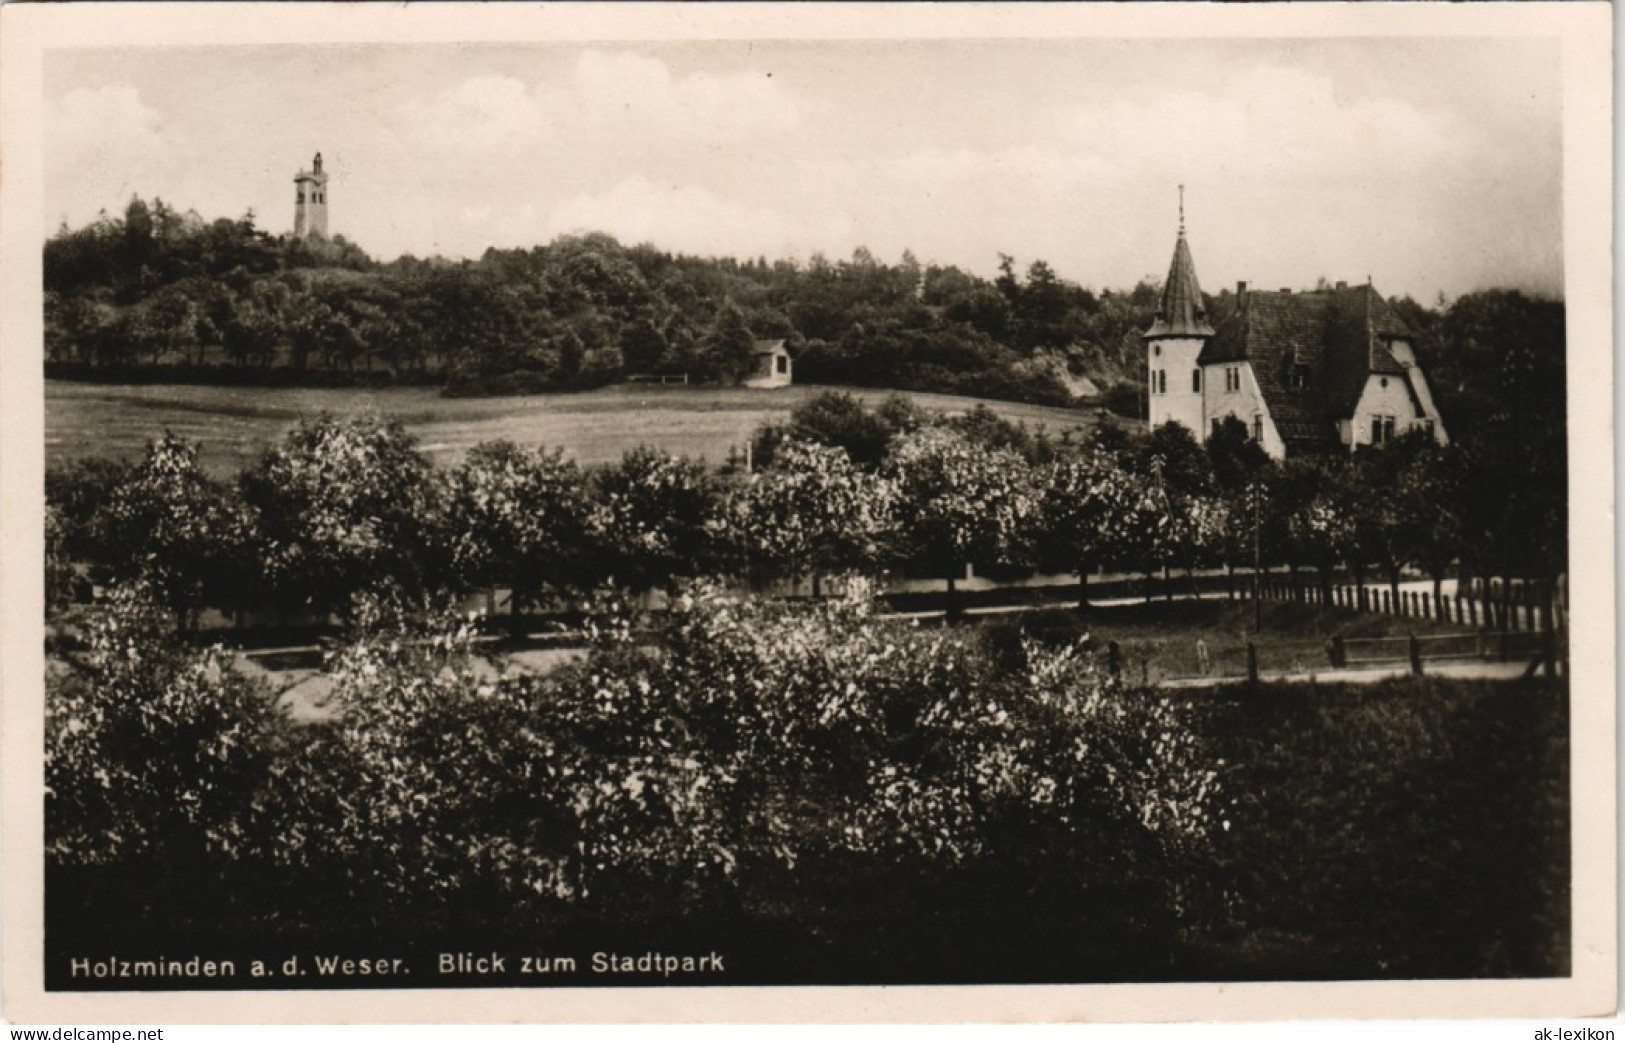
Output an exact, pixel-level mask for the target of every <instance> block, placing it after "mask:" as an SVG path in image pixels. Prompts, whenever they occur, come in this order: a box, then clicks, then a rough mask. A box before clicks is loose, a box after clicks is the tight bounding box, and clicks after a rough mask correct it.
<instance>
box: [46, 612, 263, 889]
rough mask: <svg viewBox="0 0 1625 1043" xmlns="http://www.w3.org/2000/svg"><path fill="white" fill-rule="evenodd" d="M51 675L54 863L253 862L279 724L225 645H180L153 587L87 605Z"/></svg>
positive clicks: (49, 839) (49, 788) (49, 789)
mask: <svg viewBox="0 0 1625 1043" xmlns="http://www.w3.org/2000/svg"><path fill="white" fill-rule="evenodd" d="M93 608H94V611H93V612H92V613H91V614H90V616H89V618H90V622H89V624H88V625H87V627H86V636H85V641H86V645H87V648H86V651H84V652H83V653H81V654H79V655H77V656H76V657H75V659H73V660H72V661H71V662H70V663H68V664H66V665H65V666H64V667H61V668H59V669H53V670H52V671H50V672H48V673H47V675H46V714H45V786H46V797H45V816H46V845H45V847H46V854H47V856H48V857H49V858H51V859H52V860H55V861H57V862H60V863H64V864H76V865H86V864H97V863H107V862H119V861H132V860H133V861H146V860H156V861H163V862H172V863H177V864H184V863H185V862H187V860H189V859H196V858H228V859H235V858H243V857H251V856H252V855H253V854H255V852H253V851H252V850H251V847H252V844H251V839H250V837H251V826H250V820H251V818H252V813H253V808H254V807H255V806H256V803H257V802H258V801H259V800H260V799H261V797H262V796H263V786H264V783H265V782H266V780H267V778H268V776H267V771H268V763H269V758H270V756H271V753H272V750H273V748H274V741H275V738H276V735H277V733H278V730H279V728H280V726H281V722H280V719H279V718H278V716H277V714H276V713H275V711H274V710H273V708H272V705H271V701H270V699H269V698H268V697H267V695H266V693H265V692H264V691H263V690H261V689H260V688H259V687H258V686H256V685H255V684H253V683H251V682H249V681H248V680H246V679H244V678H243V677H241V676H239V675H238V674H236V673H235V672H233V670H232V668H231V665H230V661H229V659H228V658H227V657H226V656H225V655H224V654H223V653H222V652H221V651H220V650H219V649H218V648H211V649H207V650H204V651H201V652H199V651H188V650H182V649H180V648H179V647H178V646H176V645H174V644H173V643H172V642H171V640H170V638H169V628H168V627H167V626H166V625H165V619H164V613H163V610H162V609H161V608H160V607H159V605H158V604H157V602H156V600H155V599H154V596H153V591H152V588H151V587H149V586H147V585H145V584H139V583H138V584H132V585H124V586H119V587H115V588H113V589H112V590H111V592H110V593H109V594H108V596H107V597H106V598H105V599H104V600H102V601H100V602H98V603H97V604H96V605H95V606H93Z"/></svg>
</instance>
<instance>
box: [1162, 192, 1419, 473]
mask: <svg viewBox="0 0 1625 1043" xmlns="http://www.w3.org/2000/svg"><path fill="white" fill-rule="evenodd" d="M1181 210H1182V211H1183V208H1181ZM1216 310H1217V312H1218V313H1217V314H1213V315H1210V314H1209V313H1208V307H1207V303H1206V301H1205V300H1204V298H1203V297H1202V290H1201V287H1200V286H1199V285H1198V284H1197V281H1196V265H1195V262H1194V261H1193V260H1192V259H1191V250H1190V244H1189V243H1187V242H1186V240H1185V221H1184V214H1183V212H1181V215H1180V223H1179V238H1178V240H1177V241H1176V242H1175V244H1174V258H1173V263H1172V265H1171V266H1170V267H1169V269H1168V281H1167V283H1166V284H1165V285H1164V286H1163V290H1162V298H1161V300H1160V302H1159V304H1158V307H1157V315H1156V319H1155V321H1153V322H1152V324H1151V327H1150V329H1148V330H1146V332H1145V342H1146V372H1147V377H1148V382H1149V385H1150V396H1149V398H1150V410H1149V417H1150V424H1151V426H1152V427H1156V426H1158V425H1159V424H1167V423H1180V424H1184V425H1185V426H1186V427H1187V428H1189V429H1190V431H1191V433H1192V434H1194V435H1195V436H1196V439H1197V441H1204V440H1206V438H1207V436H1208V434H1209V433H1210V432H1211V431H1213V430H1214V429H1215V428H1216V427H1217V426H1218V425H1219V423H1220V422H1222V421H1223V420H1224V419H1225V418H1226V417H1235V418H1236V419H1238V420H1240V421H1241V422H1242V423H1243V424H1245V425H1246V427H1247V430H1248V431H1250V432H1251V433H1252V436H1253V438H1254V439H1255V440H1256V441H1258V442H1259V443H1260V444H1261V445H1262V446H1263V448H1264V450H1265V451H1266V452H1267V453H1269V455H1270V456H1272V457H1274V458H1276V459H1281V458H1283V457H1285V456H1287V455H1289V454H1292V455H1296V454H1299V453H1307V452H1324V451H1329V450H1336V449H1342V450H1344V451H1348V452H1351V451H1353V450H1354V449H1356V448H1358V447H1360V446H1364V445H1373V444H1382V443H1385V442H1388V441H1391V440H1392V439H1394V438H1396V437H1398V436H1399V435H1401V434H1404V433H1405V432H1407V431H1412V430H1415V429H1418V428H1420V429H1422V430H1426V431H1429V432H1431V433H1432V435H1433V437H1434V438H1435V439H1436V440H1438V442H1439V444H1441V445H1443V444H1445V443H1446V441H1447V436H1446V434H1445V430H1444V425H1443V424H1442V423H1441V422H1440V419H1439V410H1438V407H1437V406H1436V405H1435V404H1434V401H1433V394H1432V392H1431V391H1430V390H1429V387H1428V382H1427V378H1426V376H1425V375H1424V374H1423V373H1422V370H1421V367H1420V366H1419V365H1418V364H1417V361H1416V353H1415V351H1414V350H1413V344H1414V341H1415V334H1414V333H1413V332H1412V331H1411V330H1410V328H1409V327H1407V326H1406V325H1405V322H1404V320H1402V319H1401V318H1400V317H1399V315H1398V314H1397V313H1396V312H1395V311H1394V310H1393V308H1392V307H1390V306H1389V304H1388V302H1387V301H1385V300H1384V299H1383V297H1382V295H1381V294H1379V293H1378V292H1377V291H1376V290H1375V289H1374V288H1373V287H1372V286H1371V284H1370V283H1369V282H1367V283H1366V284H1365V285H1360V286H1353V287H1351V286H1348V285H1347V284H1345V283H1338V284H1337V285H1336V287H1335V288H1332V289H1325V290H1309V291H1299V292H1296V293H1295V292H1293V291H1291V290H1284V289H1283V290H1279V291H1275V292H1261V291H1258V290H1250V289H1248V287H1247V284H1246V283H1238V284H1237V286H1236V293H1235V296H1234V297H1233V298H1228V299H1226V300H1224V301H1223V302H1222V304H1221V307H1220V308H1219V309H1216Z"/></svg>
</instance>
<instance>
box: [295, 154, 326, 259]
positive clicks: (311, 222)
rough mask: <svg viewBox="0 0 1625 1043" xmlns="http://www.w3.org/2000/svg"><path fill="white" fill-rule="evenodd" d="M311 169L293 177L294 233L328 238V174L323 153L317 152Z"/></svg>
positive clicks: (307, 236)
mask: <svg viewBox="0 0 1625 1043" xmlns="http://www.w3.org/2000/svg"><path fill="white" fill-rule="evenodd" d="M311 166H312V167H313V169H311V170H301V171H300V172H299V173H297V174H295V175H294V177H293V184H294V200H293V234H294V236H295V238H298V239H309V238H310V237H312V236H315V237H317V238H319V239H325V238H327V175H326V174H324V173H323V172H322V154H321V153H320V152H318V153H316V159H315V160H314V161H313V162H312V164H311Z"/></svg>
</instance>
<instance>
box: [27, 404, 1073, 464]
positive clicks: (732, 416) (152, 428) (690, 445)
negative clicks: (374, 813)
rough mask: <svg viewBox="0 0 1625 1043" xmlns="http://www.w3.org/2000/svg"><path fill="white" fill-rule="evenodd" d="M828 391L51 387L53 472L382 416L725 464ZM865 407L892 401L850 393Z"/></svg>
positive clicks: (1052, 416)
mask: <svg viewBox="0 0 1625 1043" xmlns="http://www.w3.org/2000/svg"><path fill="white" fill-rule="evenodd" d="M828 390H846V389H831V388H824V387H815V386H810V385H804V386H796V387H788V388H778V389H774V390H750V389H745V388H719V387H678V386H671V387H659V386H649V385H633V384H621V385H615V386H613V387H607V388H600V389H598V390H595V391H585V392H579V393H575V394H566V395H517V396H505V397H497V398H442V397H441V396H440V394H439V393H438V392H437V391H436V390H434V389H432V388H385V389H379V390H367V389H358V388H343V389H334V388H240V387H214V386H196V385H167V384H165V385H111V384H86V383H77V382H69V381H46V384H45V453H46V462H47V463H48V464H55V463H63V462H66V461H69V460H74V459H78V458H81V457H87V456H104V457H115V458H125V459H133V458H137V457H139V456H140V454H141V453H142V452H143V450H144V448H145V446H146V444H147V442H148V441H150V440H151V439H153V438H156V437H157V436H158V435H160V434H162V433H163V432H164V431H165V430H168V431H171V432H173V433H174V434H176V435H179V436H180V437H182V438H186V439H189V440H191V441H194V442H198V443H201V444H202V461H203V465H204V467H205V468H207V469H208V470H209V471H211V472H213V473H215V474H217V475H226V474H231V473H234V472H235V471H237V470H238V469H240V468H242V467H243V466H244V465H246V464H247V463H248V462H249V461H251V460H252V459H254V457H255V456H256V455H257V454H258V452H259V450H260V449H261V448H263V447H264V446H265V445H267V444H269V443H271V442H274V441H275V440H277V439H278V438H280V437H282V435H283V434H284V433H285V432H286V431H287V430H288V429H289V428H291V427H293V426H294V425H295V424H297V423H298V422H299V420H300V418H302V417H315V416H317V415H319V414H321V413H324V412H326V413H332V414H335V415H339V416H348V415H354V414H360V413H369V412H370V413H376V414H377V415H379V416H381V417H384V418H386V419H392V420H399V421H400V422H402V423H403V424H405V425H406V427H407V429H408V430H410V431H411V432H412V433H413V434H414V435H416V436H417V437H418V439H419V442H420V445H421V447H422V448H423V450H424V451H425V452H426V453H427V454H428V455H429V456H430V457H431V458H432V459H433V460H434V461H435V462H436V463H437V464H442V465H444V464H448V463H454V462H455V461H457V460H458V459H460V458H461V457H462V454H463V453H464V452H466V451H467V450H468V448H469V447H470V446H472V445H475V444H476V443H479V442H484V441H490V440H493V439H499V438H505V439H509V440H511V441H514V442H517V443H520V444H521V445H539V446H559V447H562V448H563V449H564V451H565V453H566V454H567V455H568V456H570V457H572V458H573V459H575V460H576V461H577V462H578V463H580V464H582V465H584V466H591V465H594V464H602V463H608V462H611V461H614V460H618V459H619V458H620V456H621V454H622V453H624V452H625V451H626V450H628V449H630V448H632V447H634V446H637V445H639V444H647V445H653V446H657V447H659V448H661V449H665V450H667V451H670V452H674V453H681V454H684V455H687V456H692V457H703V458H704V459H706V460H708V461H710V462H711V463H713V464H717V463H721V462H722V461H723V460H725V459H726V458H727V456H728V453H729V450H730V449H731V448H734V447H743V446H744V444H745V442H746V440H747V439H748V438H749V436H750V434H751V432H753V431H754V430H755V429H756V428H757V427H759V426H761V425H762V424H764V423H768V422H771V421H780V420H784V419H785V418H786V417H787V416H788V415H789V413H790V410H791V409H793V408H794V407H796V406H797V405H799V404H800V403H802V402H805V401H806V400H807V399H809V398H812V397H813V396H815V395H817V394H819V393H821V392H824V391H828ZM851 394H853V395H855V396H856V397H858V398H860V399H863V400H865V401H867V402H878V401H880V400H881V399H883V398H885V397H886V396H887V395H888V394H890V392H886V391H876V390H870V389H851ZM908 397H909V398H911V399H913V400H914V401H915V402H916V403H918V404H919V405H921V406H923V407H925V408H927V409H935V410H942V411H945V412H952V413H960V412H965V411H966V410H969V409H971V408H974V407H975V406H976V405H978V404H984V405H986V406H987V407H988V408H990V409H992V410H993V411H994V412H995V413H997V414H999V415H1000V416H1002V417H1004V418H1005V419H1007V420H1014V421H1021V422H1022V423H1024V424H1026V425H1027V426H1028V427H1030V428H1036V427H1039V426H1042V427H1043V428H1045V429H1046V430H1048V431H1050V432H1051V433H1052V434H1059V433H1060V432H1061V431H1063V430H1067V429H1081V430H1087V429H1089V428H1091V427H1093V426H1094V425H1095V424H1097V423H1099V422H1100V418H1099V415H1098V414H1097V413H1095V412H1094V411H1088V412H1085V411H1082V410H1073V409H1060V408H1055V407H1049V406H1031V405H1022V404H1019V403H1013V402H996V401H991V400H982V399H975V398H961V397H957V396H951V395H932V394H910V395H909V396H908Z"/></svg>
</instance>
